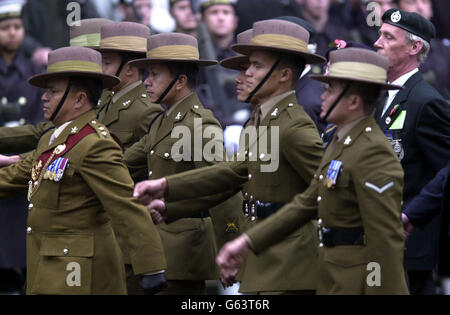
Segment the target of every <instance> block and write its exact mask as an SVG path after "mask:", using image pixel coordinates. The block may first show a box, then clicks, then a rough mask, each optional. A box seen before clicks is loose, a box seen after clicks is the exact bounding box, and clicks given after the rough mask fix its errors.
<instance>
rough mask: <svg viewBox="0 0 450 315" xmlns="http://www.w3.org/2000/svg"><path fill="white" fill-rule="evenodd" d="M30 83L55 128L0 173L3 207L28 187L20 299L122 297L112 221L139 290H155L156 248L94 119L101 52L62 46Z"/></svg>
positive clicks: (106, 80)
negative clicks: (23, 294) (24, 291)
mask: <svg viewBox="0 0 450 315" xmlns="http://www.w3.org/2000/svg"><path fill="white" fill-rule="evenodd" d="M29 82H30V84H32V85H34V86H38V87H41V88H45V89H46V92H45V93H44V95H43V96H42V100H43V101H44V117H45V118H46V119H48V120H50V121H52V123H53V124H54V125H55V127H56V128H55V130H53V131H52V132H48V133H46V134H45V135H44V136H43V137H42V138H41V139H40V141H39V144H38V146H37V148H36V150H34V151H33V152H32V153H31V154H29V155H28V156H27V157H26V158H25V159H23V160H20V161H19V162H17V163H16V164H14V165H12V166H9V167H7V168H3V169H1V170H0V178H1V180H0V198H5V197H7V196H10V195H11V193H14V192H19V191H24V190H26V189H27V188H28V200H29V201H30V205H29V207H28V210H29V215H28V227H27V231H26V232H27V293H28V294H126V292H127V290H126V285H125V270H124V267H123V266H124V264H123V260H122V254H121V251H120V248H119V246H118V243H117V241H116V239H115V237H114V232H113V228H112V224H111V219H112V220H113V221H114V223H115V228H117V229H118V231H119V233H120V234H121V236H122V237H123V239H124V241H125V242H126V245H127V247H128V249H129V252H130V256H131V261H132V264H133V270H134V273H135V274H141V275H142V274H143V275H144V276H143V277H142V280H141V285H142V287H143V288H144V289H145V290H147V292H148V293H154V292H155V291H159V290H160V289H161V288H162V287H163V286H164V284H166V282H165V279H164V273H163V272H162V271H163V270H164V269H165V268H166V263H165V257H164V251H163V248H162V244H161V239H160V237H159V234H158V232H157V230H156V229H155V226H154V225H153V223H152V222H151V218H150V216H149V214H148V212H147V210H146V208H145V207H143V206H141V205H139V203H138V201H137V200H136V199H134V198H133V196H132V192H133V181H132V179H131V177H130V175H129V173H128V171H127V168H126V167H125V165H124V164H123V155H122V152H121V149H120V147H119V145H118V144H117V143H116V142H115V141H114V140H113V139H112V138H111V136H110V133H109V131H108V129H107V128H106V127H105V126H104V125H102V124H100V123H99V122H98V121H97V120H96V119H95V116H96V113H95V111H94V110H93V107H94V106H95V104H96V102H97V100H98V98H99V96H100V93H101V91H102V88H110V87H112V86H114V85H117V84H118V83H119V82H120V80H119V79H118V78H117V77H114V76H110V75H106V74H103V73H102V69H101V55H100V53H98V52H96V51H94V50H92V49H89V48H85V47H66V48H61V49H57V50H55V51H53V52H51V53H50V54H49V63H48V68H47V73H43V74H39V75H36V76H33V77H31V78H30V80H29Z"/></svg>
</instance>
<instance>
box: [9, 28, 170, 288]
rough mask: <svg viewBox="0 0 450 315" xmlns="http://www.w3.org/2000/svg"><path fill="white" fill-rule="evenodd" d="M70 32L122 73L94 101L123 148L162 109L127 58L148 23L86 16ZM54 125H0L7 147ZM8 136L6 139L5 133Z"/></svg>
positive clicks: (136, 53) (140, 53)
mask: <svg viewBox="0 0 450 315" xmlns="http://www.w3.org/2000/svg"><path fill="white" fill-rule="evenodd" d="M70 34H71V41H70V43H71V44H72V45H76V46H79V45H85V46H86V47H90V48H93V49H96V50H98V51H100V52H101V54H102V70H103V73H105V74H108V75H115V76H117V77H119V78H120V80H121V82H120V83H119V84H118V85H117V86H114V87H112V88H111V89H107V90H104V91H103V93H102V95H101V98H100V101H99V102H98V104H97V119H98V120H99V121H100V122H102V123H103V124H104V125H105V126H107V127H108V129H109V130H110V132H111V133H112V134H113V135H114V136H116V137H117V138H118V140H119V141H120V143H121V145H122V146H123V147H124V148H128V147H130V146H131V145H132V144H134V143H135V142H137V141H138V140H139V139H140V138H141V137H143V136H144V135H145V134H146V133H147V128H148V125H149V124H150V122H151V121H152V119H153V118H154V117H155V116H156V115H157V114H158V113H160V112H161V111H162V107H161V106H160V105H157V104H154V103H151V102H150V101H149V98H148V97H147V93H146V90H145V85H144V84H143V82H142V81H141V79H140V77H141V72H140V71H139V69H138V68H136V67H133V66H130V65H129V63H128V62H129V61H131V60H134V59H138V58H143V57H145V53H146V51H147V38H148V37H149V36H150V29H149V28H148V27H147V26H145V25H142V24H138V23H132V22H120V23H113V22H111V21H109V20H105V19H89V20H82V21H81V23H80V26H72V27H71V33H70ZM52 128H53V125H52V123H51V122H45V123H42V124H38V125H37V126H33V125H27V126H23V127H20V128H15V129H14V130H10V131H9V134H5V135H4V136H3V131H1V130H0V138H1V139H2V143H3V144H2V147H3V146H5V147H6V146H7V144H8V143H9V142H10V141H17V142H18V144H16V146H17V145H21V140H22V139H24V141H26V142H29V143H30V144H33V142H36V141H37V140H38V139H39V137H40V136H41V134H42V133H43V132H45V131H46V130H52ZM6 137H7V138H8V139H9V140H7V139H4V138H6ZM8 147H9V146H8ZM2 149H3V148H2ZM21 149H22V150H23V149H26V148H21ZM3 153H4V152H3ZM146 169H147V168H146V167H145V166H144V167H143V168H142V169H140V170H139V172H136V173H135V174H134V178H135V179H140V180H142V179H146V178H147V176H146V174H147V171H146ZM119 243H120V244H121V248H122V250H123V252H124V260H125V264H126V272H127V286H128V292H129V293H130V294H140V293H142V291H141V290H140V287H139V285H138V280H139V279H138V278H137V277H134V276H133V273H132V269H131V263H130V258H129V256H128V253H127V251H126V249H125V247H124V246H123V244H122V241H121V238H119Z"/></svg>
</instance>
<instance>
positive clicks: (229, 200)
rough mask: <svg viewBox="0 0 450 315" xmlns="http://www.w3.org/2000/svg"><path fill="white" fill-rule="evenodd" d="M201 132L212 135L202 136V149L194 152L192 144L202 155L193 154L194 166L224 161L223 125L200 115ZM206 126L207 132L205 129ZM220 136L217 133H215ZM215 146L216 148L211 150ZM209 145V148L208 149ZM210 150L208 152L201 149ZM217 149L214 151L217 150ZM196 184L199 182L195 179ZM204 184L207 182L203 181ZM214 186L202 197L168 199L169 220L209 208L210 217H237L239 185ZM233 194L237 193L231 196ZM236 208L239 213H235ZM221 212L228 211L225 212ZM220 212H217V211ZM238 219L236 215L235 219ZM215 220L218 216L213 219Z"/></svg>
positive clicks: (239, 200)
mask: <svg viewBox="0 0 450 315" xmlns="http://www.w3.org/2000/svg"><path fill="white" fill-rule="evenodd" d="M201 128H202V131H201V132H202V134H203V135H205V134H206V133H208V131H209V132H211V133H212V134H211V135H213V134H214V137H211V138H203V145H202V146H201V149H202V152H195V150H196V149H200V148H196V147H195V145H194V146H193V147H192V151H191V152H194V157H195V156H201V157H202V159H200V160H198V161H197V159H195V158H193V160H194V164H195V167H196V169H203V168H205V167H208V166H211V165H214V164H217V163H218V161H223V160H224V159H225V154H224V150H223V139H222V138H223V131H222V128H220V126H219V125H218V124H217V122H216V120H215V119H214V120H213V119H208V118H205V119H203V122H202V126H201ZM205 130H207V132H206V133H205ZM194 134H195V131H194ZM218 136H220V137H218ZM212 148H216V149H217V150H212ZM203 149H205V150H203ZM210 149H211V150H210ZM209 151H212V153H213V154H214V155H213V154H211V155H209V156H206V155H205V154H204V153H205V152H209ZM216 151H217V152H216ZM219 163H220V162H219ZM197 184H198V183H197ZM205 185H206V184H205ZM209 187H210V185H209V184H208V185H207V186H205V189H209ZM216 188H217V190H216V191H214V192H213V193H208V194H207V195H202V197H198V198H196V197H193V198H192V199H190V198H189V199H188V200H179V201H173V202H170V199H169V202H168V203H167V205H166V207H167V214H168V221H169V222H170V221H174V220H176V219H180V218H183V217H189V216H192V215H196V214H200V213H201V212H202V211H206V210H210V214H211V216H212V217H213V218H218V217H223V216H230V217H231V216H234V217H239V215H240V214H241V207H242V198H241V196H240V195H236V194H237V193H238V192H239V191H240V185H234V186H232V187H223V186H220V187H216ZM233 195H236V196H233ZM236 211H239V213H236ZM224 212H227V213H226V214H225V213H224ZM221 213H222V214H223V215H222V216H220V214H221ZM236 220H238V219H236ZM216 221H217V220H216Z"/></svg>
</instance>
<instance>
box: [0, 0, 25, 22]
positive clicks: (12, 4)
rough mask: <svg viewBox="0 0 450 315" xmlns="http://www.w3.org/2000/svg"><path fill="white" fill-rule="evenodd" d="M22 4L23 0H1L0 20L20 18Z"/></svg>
mask: <svg viewBox="0 0 450 315" xmlns="http://www.w3.org/2000/svg"><path fill="white" fill-rule="evenodd" d="M24 4H25V0H1V1H0V21H4V20H7V19H15V18H19V19H20V18H22V7H23V5H24Z"/></svg>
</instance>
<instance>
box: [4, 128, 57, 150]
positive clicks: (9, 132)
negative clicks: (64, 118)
mask: <svg viewBox="0 0 450 315" xmlns="http://www.w3.org/2000/svg"><path fill="white" fill-rule="evenodd" d="M52 127H53V124H52V123H51V122H41V123H39V124H37V125H24V126H18V127H11V128H10V127H0V153H3V154H8V153H24V152H28V151H32V150H34V149H35V148H36V146H37V144H38V141H39V137H40V136H41V134H42V133H43V132H44V131H46V130H48V129H50V128H52Z"/></svg>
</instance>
